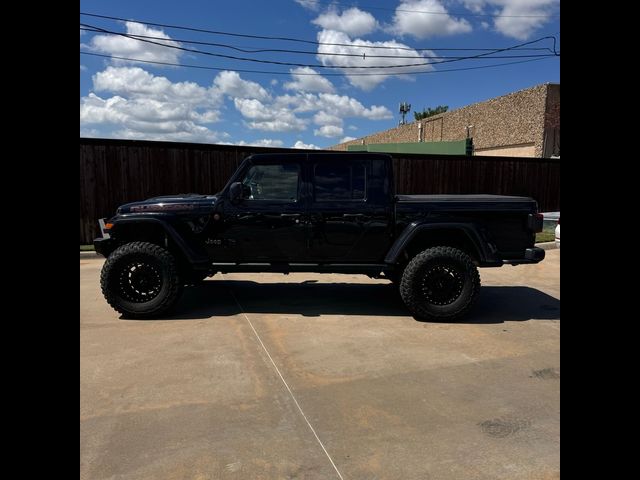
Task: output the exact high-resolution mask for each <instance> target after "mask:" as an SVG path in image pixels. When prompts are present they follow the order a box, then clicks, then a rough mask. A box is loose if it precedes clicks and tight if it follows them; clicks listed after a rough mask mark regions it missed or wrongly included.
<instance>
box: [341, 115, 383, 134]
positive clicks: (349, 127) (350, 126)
mask: <svg viewBox="0 0 640 480" xmlns="http://www.w3.org/2000/svg"><path fill="white" fill-rule="evenodd" d="M389 113H391V112H389ZM347 128H348V129H349V130H358V127H356V126H355V125H349V126H348V127H347Z"/></svg>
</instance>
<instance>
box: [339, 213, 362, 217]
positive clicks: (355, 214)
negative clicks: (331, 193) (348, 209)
mask: <svg viewBox="0 0 640 480" xmlns="http://www.w3.org/2000/svg"><path fill="white" fill-rule="evenodd" d="M342 217H343V218H362V217H364V213H345V214H344V215H342Z"/></svg>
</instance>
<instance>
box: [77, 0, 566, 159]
mask: <svg viewBox="0 0 640 480" xmlns="http://www.w3.org/2000/svg"><path fill="white" fill-rule="evenodd" d="M80 12H81V15H80V23H81V25H80V52H81V54H80V136H81V137H97V138H122V139H139V140H142V139H144V140H162V141H177V142H195V143H218V144H234V145H258V146H266V147H294V148H326V147H329V146H332V145H336V144H338V143H341V142H344V141H348V140H351V139H354V138H359V137H363V136H365V135H370V134H372V133H375V132H379V131H382V130H387V129H389V128H393V127H395V126H397V125H398V122H399V120H400V118H401V116H400V114H399V104H400V102H407V103H409V104H411V111H410V112H409V114H408V117H407V120H413V113H414V111H422V110H423V109H425V108H427V107H432V108H433V107H435V106H438V105H447V106H448V107H449V110H453V109H456V108H460V107H463V106H465V105H469V104H471V103H474V102H478V101H483V100H487V99H490V98H493V97H496V96H500V95H505V94H507V93H510V92H514V91H517V90H521V89H524V88H528V87H532V86H534V85H538V84H541V83H545V82H552V83H559V82H560V57H559V56H555V55H554V50H553V49H554V45H553V40H552V39H549V38H547V39H542V37H545V36H554V37H555V38H556V39H557V44H556V46H555V49H556V50H555V52H560V21H559V20H560V5H559V0H393V1H392V0H364V1H363V2H359V1H353V0H342V1H335V2H331V1H329V0H268V1H267V0H264V1H250V0H233V1H217V0H209V1H196V0H182V1H180V2H176V1H175V0H172V1H165V0H154V1H146V0H138V1H136V2H131V1H130V0H127V1H122V0H110V1H109V2H105V1H97V0H81V2H80ZM82 14H93V15H102V16H108V17H116V18H117V19H106V18H98V17H93V16H89V15H82ZM150 23H154V24H156V25H150ZM175 27H183V28H175ZM189 29H191V30H189ZM193 29H196V30H208V31H209V32H203V31H194V30H193ZM211 32H217V33H211ZM243 35H244V36H243ZM252 36H253V37H269V38H253V37H252ZM273 37H279V38H281V39H274V38H273ZM282 38H287V39H290V40H282ZM291 39H295V40H296V41H293V40H291ZM539 39H541V40H539ZM536 40H539V41H536ZM529 42H533V43H529ZM525 43H527V45H523V44H525ZM513 47H517V48H513ZM507 48H510V49H509V50H502V51H497V50H501V49H507ZM478 49H484V50H478ZM256 50H260V51H256ZM264 50H270V51H264ZM273 50H276V51H273ZM283 50H284V51H283ZM479 55H480V57H478V56H479ZM542 55H545V56H542ZM509 56H513V57H514V58H504V57H509ZM116 57H118V58H116ZM229 57H235V58H229ZM400 57H403V58H400ZM461 57H476V58H461ZM487 57H493V58H487ZM500 57H502V58H500ZM515 62H518V63H515ZM505 63H510V64H509V65H501V64H505ZM399 65H408V66H403V67H401V66H399ZM193 66H197V67H204V68H193ZM488 66H492V67H490V68H477V67H488ZM356 67H358V68H356ZM360 67H367V68H360ZM247 70H248V71H247ZM447 70H450V71H447Z"/></svg>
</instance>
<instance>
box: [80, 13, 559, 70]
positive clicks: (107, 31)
mask: <svg viewBox="0 0 640 480" xmlns="http://www.w3.org/2000/svg"><path fill="white" fill-rule="evenodd" d="M80 25H81V26H83V27H89V28H93V29H96V30H98V31H101V32H103V33H109V34H113V35H119V36H122V37H125V38H130V39H132V40H136V41H138V42H144V43H150V44H152V45H158V46H161V47H164V48H171V49H175V50H180V51H184V52H191V53H197V54H200V55H208V56H212V57H218V58H226V59H229V60H238V61H245V62H255V63H265V64H270V65H283V66H294V67H313V68H332V69H343V70H350V69H378V70H380V69H390V68H407V67H423V66H427V65H437V64H440V63H450V62H459V61H461V60H470V59H477V58H481V57H486V58H491V57H488V55H491V54H492V53H499V52H505V51H509V50H514V49H517V48H518V47H522V46H525V45H530V44H532V43H536V42H539V41H540V40H543V39H544V38H549V37H543V38H540V39H536V40H532V41H530V42H525V43H521V44H518V45H514V46H511V47H506V48H501V49H497V50H494V51H493V52H487V53H480V54H478V55H471V56H467V57H456V58H455V59H449V60H442V61H438V62H422V63H408V64H403V65H366V66H353V65H351V66H346V65H323V64H307V63H295V62H280V61H277V60H261V59H257V58H247V57H236V56H233V55H224V54H221V53H213V52H208V51H202V50H196V49H193V48H185V47H180V46H177V45H168V44H166V43H160V42H155V41H153V40H147V39H143V38H135V37H132V36H131V35H130V34H127V33H122V32H114V31H111V30H106V29H103V28H100V27H96V26H94V25H88V24H84V23H81V24H80ZM163 40H164V41H168V40H167V39H163ZM318 54H319V55H321V52H318ZM556 55H557V54H555V55H553V54H552V55H537V56H536V55H523V56H520V57H527V58H530V57H532V56H533V57H548V56H556ZM512 57H518V56H516V55H513V56H512ZM520 57H519V58H520Z"/></svg>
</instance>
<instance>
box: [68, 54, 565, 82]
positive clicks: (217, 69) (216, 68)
mask: <svg viewBox="0 0 640 480" xmlns="http://www.w3.org/2000/svg"><path fill="white" fill-rule="evenodd" d="M80 55H90V56H92V57H102V58H109V59H116V60H124V61H128V62H139V63H150V64H154V65H165V66H171V67H181V68H197V69H202V70H215V71H219V72H221V71H225V70H231V71H235V72H240V73H260V74H267V75H291V76H321V77H342V76H344V75H349V76H350V77H355V76H358V77H364V76H374V75H377V76H380V77H399V76H406V75H421V74H431V73H445V72H460V71H463V70H480V69H483V68H495V67H503V66H506V65H516V64H519V63H528V62H538V61H540V60H544V59H545V58H553V57H555V55H549V56H546V57H543V58H534V59H530V60H520V61H517V62H503V63H495V64H493V65H482V66H479V67H465V68H448V69H444V70H427V71H419V72H404V73H347V74H344V73H294V72H271V71H265V70H246V69H239V68H231V67H229V68H221V67H207V66H204V65H190V64H186V63H182V64H180V63H171V62H157V61H152V60H141V59H137V58H128V57H119V56H115V55H102V54H100V53H91V52H83V51H80Z"/></svg>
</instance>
